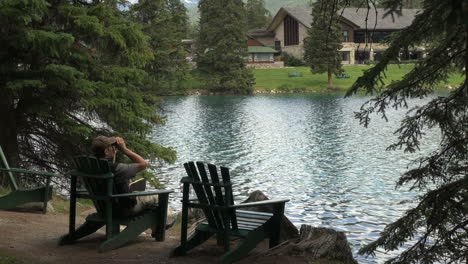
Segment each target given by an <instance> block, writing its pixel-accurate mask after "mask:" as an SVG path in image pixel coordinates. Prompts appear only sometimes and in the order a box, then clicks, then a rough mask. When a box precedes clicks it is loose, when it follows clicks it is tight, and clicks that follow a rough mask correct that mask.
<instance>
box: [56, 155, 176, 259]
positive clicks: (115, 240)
mask: <svg viewBox="0 0 468 264" xmlns="http://www.w3.org/2000/svg"><path fill="white" fill-rule="evenodd" d="M74 161H75V164H76V169H75V170H72V171H70V172H69V174H70V175H71V190H70V220H69V221H70V222H69V233H68V234H66V235H65V236H63V237H61V238H60V240H59V245H65V244H72V243H74V242H75V241H76V240H78V239H80V238H82V237H85V236H87V235H90V234H92V233H94V232H96V231H97V230H98V229H99V228H101V227H103V226H104V225H105V226H106V240H105V241H104V242H103V243H101V245H100V246H99V251H100V252H104V251H108V250H111V249H116V248H118V247H121V246H122V245H124V244H126V243H128V242H130V241H132V240H134V239H135V238H137V237H138V236H139V235H140V234H141V233H142V232H143V231H145V230H147V229H149V228H151V227H152V226H156V233H155V234H152V235H153V237H155V239H156V241H164V239H165V230H166V218H167V208H168V198H169V194H170V193H172V192H173V190H159V191H148V192H132V193H127V194H113V188H114V175H113V174H112V172H111V169H110V167H109V162H108V161H107V160H104V159H96V158H95V157H90V156H79V157H75V158H74ZM78 177H80V178H81V179H82V180H83V183H84V185H85V188H86V189H78V187H77V178H78ZM145 195H159V201H158V204H156V205H155V206H154V207H153V208H151V209H148V210H145V211H143V212H142V213H140V214H138V215H134V216H129V217H119V216H116V214H115V212H113V210H112V209H113V204H114V206H118V199H117V198H123V197H136V196H145ZM77 198H85V199H91V200H92V201H93V203H94V206H95V207H96V211H97V212H96V213H93V214H90V215H88V216H87V217H86V221H85V223H84V224H83V225H81V226H80V227H79V228H78V229H76V230H75V216H76V199H77ZM114 208H115V207H114ZM120 225H125V226H126V228H125V229H124V230H123V231H122V232H120Z"/></svg>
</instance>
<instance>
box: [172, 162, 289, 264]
mask: <svg viewBox="0 0 468 264" xmlns="http://www.w3.org/2000/svg"><path fill="white" fill-rule="evenodd" d="M184 167H185V170H186V172H187V175H188V177H185V178H183V179H182V180H181V182H182V183H183V186H184V187H183V198H182V226H181V228H182V230H181V241H180V245H179V246H178V247H177V248H176V249H174V251H173V252H172V255H173V256H181V255H185V254H186V252H187V251H188V250H190V249H192V248H194V247H196V246H198V245H200V244H202V243H203V242H205V241H206V240H208V239H209V238H210V237H212V236H213V235H216V236H217V240H218V244H220V245H222V246H224V250H225V254H224V255H223V256H222V257H221V260H220V262H221V263H232V262H235V261H237V260H239V259H240V258H242V257H244V256H245V255H247V254H248V253H249V251H251V250H252V249H254V248H255V247H256V246H257V245H258V243H260V242H261V241H263V240H264V239H269V240H270V247H274V246H276V245H277V244H278V243H279V238H280V225H281V221H282V219H283V215H284V206H285V203H286V202H288V201H289V200H287V199H286V200H285V199H283V200H266V201H260V202H252V203H244V204H237V205H235V204H234V197H233V193H232V183H231V179H230V174H229V169H228V168H225V167H221V168H220V172H221V177H219V176H218V175H219V173H218V169H217V167H216V166H215V165H212V164H204V163H202V162H197V163H196V164H195V163H194V162H188V163H185V164H184ZM207 168H208V170H207ZM208 174H209V176H210V178H208ZM190 187H193V189H194V191H195V194H196V196H197V199H193V198H190V197H189V195H190V190H189V189H190ZM263 205H270V206H272V207H273V213H262V212H255V211H245V210H241V209H242V208H248V207H255V206H263ZM189 208H200V209H201V210H202V211H203V212H204V214H205V217H206V221H205V222H203V223H201V224H199V225H198V226H197V227H196V228H195V232H194V233H193V234H192V235H191V236H190V237H187V235H188V234H187V231H188V209H189ZM231 237H240V238H243V240H242V241H241V242H239V244H238V245H237V247H236V248H234V249H230V240H231V239H230V238H231Z"/></svg>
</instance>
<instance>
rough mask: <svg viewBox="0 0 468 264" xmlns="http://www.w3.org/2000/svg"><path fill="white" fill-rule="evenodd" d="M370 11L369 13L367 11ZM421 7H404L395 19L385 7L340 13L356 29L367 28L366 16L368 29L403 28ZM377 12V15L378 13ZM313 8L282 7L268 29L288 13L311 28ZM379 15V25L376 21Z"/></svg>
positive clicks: (274, 26)
mask: <svg viewBox="0 0 468 264" xmlns="http://www.w3.org/2000/svg"><path fill="white" fill-rule="evenodd" d="M368 11H369V15H368V16H367V13H368ZM420 11H421V10H420V9H403V10H402V15H401V16H395V20H393V18H392V16H390V15H389V16H386V17H384V14H385V10H384V9H383V8H371V9H369V10H368V9H367V8H344V9H340V10H338V14H342V19H343V22H344V23H348V24H351V25H352V26H353V27H355V28H356V29H365V28H366V16H367V28H368V29H374V27H375V29H378V30H386V29H403V28H405V27H408V26H409V25H411V23H412V22H413V20H414V18H415V16H416V15H417V14H418V13H419V12H420ZM376 12H377V15H376ZM311 13H312V9H311V8H310V7H282V8H281V9H280V10H279V11H278V13H276V15H275V17H274V18H273V21H272V22H271V23H270V25H269V26H268V28H267V30H268V31H274V30H275V29H276V28H277V27H278V25H279V24H280V23H281V22H282V21H283V19H284V17H286V15H290V16H292V17H293V18H294V19H296V20H297V21H298V22H299V23H301V24H303V25H304V26H305V27H307V28H310V26H311V24H312V20H313V19H312V15H311ZM376 17H377V25H375V23H376Z"/></svg>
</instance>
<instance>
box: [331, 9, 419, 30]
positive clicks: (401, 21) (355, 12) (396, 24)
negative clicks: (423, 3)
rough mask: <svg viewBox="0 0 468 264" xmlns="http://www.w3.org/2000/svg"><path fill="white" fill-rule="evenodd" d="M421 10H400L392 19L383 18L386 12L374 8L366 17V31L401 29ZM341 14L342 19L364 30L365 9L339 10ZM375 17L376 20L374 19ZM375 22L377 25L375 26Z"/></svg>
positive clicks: (409, 23) (389, 17) (388, 17)
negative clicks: (399, 13)
mask: <svg viewBox="0 0 468 264" xmlns="http://www.w3.org/2000/svg"><path fill="white" fill-rule="evenodd" d="M420 11H421V9H402V10H401V12H402V14H401V16H399V15H395V16H394V17H392V16H391V15H388V16H386V17H384V15H385V13H386V11H385V9H383V8H374V9H370V10H369V16H368V17H367V19H368V21H367V28H368V29H374V27H375V29H379V30H382V29H403V28H406V27H408V26H409V25H411V23H413V20H414V18H415V17H416V15H417V14H418V13H419V12H420ZM341 12H343V15H342V16H343V17H344V18H346V19H348V20H349V21H351V22H353V23H354V24H356V25H358V26H359V28H360V29H365V28H366V20H365V18H366V16H367V8H359V9H358V8H344V9H343V10H340V11H339V13H338V14H341ZM376 17H377V19H376ZM376 20H377V25H376Z"/></svg>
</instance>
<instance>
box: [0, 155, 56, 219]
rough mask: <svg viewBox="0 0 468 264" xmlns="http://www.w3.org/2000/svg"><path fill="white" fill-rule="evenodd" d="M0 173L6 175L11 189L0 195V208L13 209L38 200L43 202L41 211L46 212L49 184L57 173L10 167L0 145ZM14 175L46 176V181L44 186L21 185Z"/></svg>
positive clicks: (49, 197)
mask: <svg viewBox="0 0 468 264" xmlns="http://www.w3.org/2000/svg"><path fill="white" fill-rule="evenodd" d="M0 173H4V174H5V175H6V176H7V179H8V182H9V184H10V189H11V192H10V193H8V194H7V195H5V196H2V197H0V209H13V208H15V207H18V206H20V205H22V204H26V203H31V202H40V203H43V208H42V212H43V213H44V214H45V213H46V212H47V202H48V201H49V200H50V199H51V197H52V186H51V185H50V182H51V177H54V176H57V175H55V174H53V173H50V172H42V171H32V170H25V169H17V168H10V166H9V165H8V162H7V159H6V157H5V154H4V153H3V150H2V147H1V146H0ZM15 175H28V176H36V175H37V176H44V177H46V183H45V186H39V187H26V186H21V185H20V184H19V183H18V182H17V181H16V177H15Z"/></svg>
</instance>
